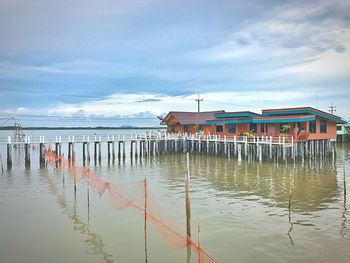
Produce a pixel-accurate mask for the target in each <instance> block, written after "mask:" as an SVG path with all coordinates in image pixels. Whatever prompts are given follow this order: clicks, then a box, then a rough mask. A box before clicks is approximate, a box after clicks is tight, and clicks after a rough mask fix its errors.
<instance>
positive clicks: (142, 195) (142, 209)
mask: <svg viewBox="0 0 350 263" xmlns="http://www.w3.org/2000/svg"><path fill="white" fill-rule="evenodd" d="M45 157H46V160H47V163H48V164H50V165H55V166H56V167H58V168H62V169H65V168H68V169H69V171H70V173H69V174H70V175H71V176H72V178H73V180H74V184H75V183H76V182H77V181H79V180H82V179H85V180H88V185H89V188H90V189H91V190H92V191H93V192H95V193H96V194H98V195H99V196H102V195H104V194H105V193H107V194H108V196H109V201H110V204H111V206H112V207H114V208H116V209H126V208H132V209H135V210H136V211H137V212H139V213H140V214H142V215H143V216H144V218H145V220H146V222H149V223H151V224H152V225H153V226H155V228H156V229H157V230H158V232H159V233H160V234H161V236H162V238H164V240H165V241H166V242H167V244H168V245H170V246H171V247H172V248H178V249H179V248H185V247H189V248H191V249H192V251H194V252H196V253H197V254H198V261H199V262H200V263H204V262H216V260H215V259H214V258H213V257H212V256H211V255H209V254H208V253H207V252H206V251H205V250H204V249H203V248H202V247H201V245H200V244H199V243H196V242H195V241H194V240H193V239H192V238H191V237H189V236H188V235H187V234H186V232H185V231H180V230H175V228H176V229H181V228H180V227H178V226H176V227H175V225H176V224H175V223H174V224H172V226H170V225H169V224H167V223H165V222H171V221H172V220H171V219H169V218H166V219H165V217H164V213H161V212H160V206H159V204H158V202H157V199H156V198H155V196H154V195H153V194H152V193H151V192H150V190H149V187H148V186H147V181H146V179H145V180H142V181H137V182H132V183H127V184H122V185H121V184H112V183H110V182H107V181H105V180H103V179H101V178H99V177H97V176H96V175H95V174H94V173H93V171H91V170H90V169H89V168H87V167H79V166H77V165H76V164H75V160H74V158H73V159H72V161H69V160H66V159H65V158H64V155H61V156H57V155H56V154H55V152H54V151H52V150H51V149H50V148H48V149H46V150H45Z"/></svg>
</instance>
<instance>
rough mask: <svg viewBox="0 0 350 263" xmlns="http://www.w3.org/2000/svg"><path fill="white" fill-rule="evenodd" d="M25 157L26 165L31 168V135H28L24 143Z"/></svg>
mask: <svg viewBox="0 0 350 263" xmlns="http://www.w3.org/2000/svg"><path fill="white" fill-rule="evenodd" d="M24 151H25V157H24V165H25V168H26V169H30V137H29V136H27V137H26V142H25V145H24Z"/></svg>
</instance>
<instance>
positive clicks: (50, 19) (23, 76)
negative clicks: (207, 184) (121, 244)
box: [0, 0, 350, 126]
mask: <svg viewBox="0 0 350 263" xmlns="http://www.w3.org/2000/svg"><path fill="white" fill-rule="evenodd" d="M0 39H1V41H0V125H1V122H4V121H6V119H7V118H9V117H12V116H14V117H15V118H16V120H17V121H20V122H21V123H22V125H23V126H99V125H108V126H122V125H132V126H157V125H159V120H158V119H157V117H156V116H164V115H165V114H166V113H167V112H169V111H174V110H177V111H196V110H197V104H196V102H195V98H196V97H197V93H200V96H201V97H202V98H203V102H202V103H201V110H203V111H209V110H226V111H237V110H250V111H255V112H258V113H260V112H261V109H264V108H278V107H296V106H311V107H315V108H318V109H320V110H324V111H328V110H329V109H328V106H330V105H331V104H332V103H333V104H334V105H336V114H337V115H339V116H341V117H343V118H344V119H347V120H349V119H350V107H349V103H350V1H348V0H332V1H324V0H319V1H313V0H310V1H278V0H276V1H269V0H251V1H243V0H240V1H234V0H230V1H226V0H221V1H213V0H212V1H208V0H200V1H199V0H196V1H195V0H186V1H183V0H177V1H169V0H147V1H146V0H143V1H141V0H134V1H133V0H129V1H124V0H96V1H95V0H71V1H65V0H61V1H47V0H32V1H28V0H0ZM7 124H10V123H9V122H7Z"/></svg>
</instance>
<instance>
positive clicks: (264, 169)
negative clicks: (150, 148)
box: [159, 155, 338, 212]
mask: <svg viewBox="0 0 350 263" xmlns="http://www.w3.org/2000/svg"><path fill="white" fill-rule="evenodd" d="M159 162H166V163H173V165H167V166H165V167H166V176H167V177H168V179H169V181H170V182H173V184H172V185H174V186H175V187H177V186H178V184H177V182H178V181H181V180H183V174H184V171H185V170H184V169H185V168H184V157H183V156H182V155H163V156H161V157H160V160H159ZM190 167H191V174H192V177H193V178H192V179H193V180H195V181H198V182H203V181H205V182H209V183H210V184H211V187H212V188H215V189H216V190H218V191H217V195H219V196H220V195H222V196H225V197H230V198H231V199H233V198H242V199H245V200H252V201H259V202H262V203H263V204H265V205H267V206H278V207H282V208H288V205H289V187H290V176H291V175H292V176H293V177H294V178H295V179H294V187H293V188H294V189H293V197H292V203H293V206H292V210H298V211H304V212H310V211H317V210H322V209H325V208H326V205H327V204H328V203H331V202H334V200H335V199H336V197H337V190H338V186H337V177H336V169H335V168H334V167H333V165H332V164H330V163H326V162H324V163H321V164H320V163H314V162H312V163H305V164H295V165H283V164H278V165H277V164H275V163H261V164H258V163H248V162H242V163H241V164H238V163H237V162H235V161H234V160H231V161H228V160H227V159H221V158H212V157H210V156H201V155H193V156H191V164H190ZM194 187H195V186H194Z"/></svg>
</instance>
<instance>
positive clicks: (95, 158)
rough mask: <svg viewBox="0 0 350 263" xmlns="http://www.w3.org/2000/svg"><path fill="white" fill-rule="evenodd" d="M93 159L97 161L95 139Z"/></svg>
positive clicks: (95, 142)
mask: <svg viewBox="0 0 350 263" xmlns="http://www.w3.org/2000/svg"><path fill="white" fill-rule="evenodd" d="M94 161H95V163H96V162H97V141H96V140H95V141H94Z"/></svg>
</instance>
